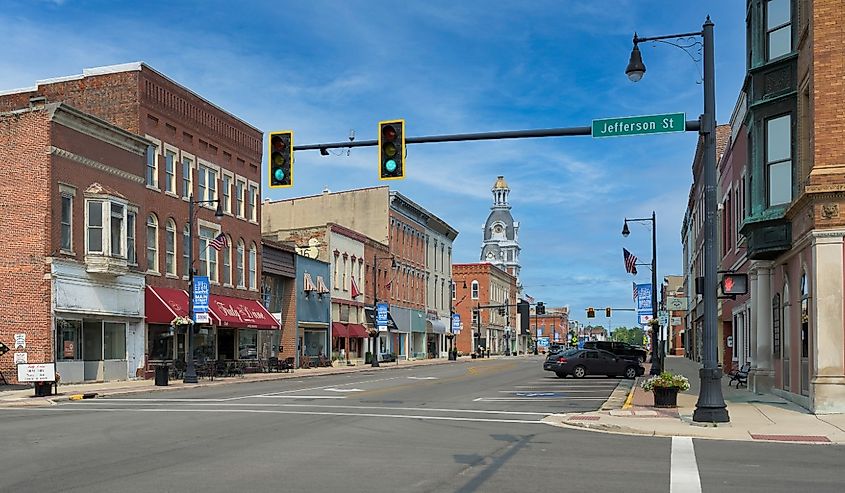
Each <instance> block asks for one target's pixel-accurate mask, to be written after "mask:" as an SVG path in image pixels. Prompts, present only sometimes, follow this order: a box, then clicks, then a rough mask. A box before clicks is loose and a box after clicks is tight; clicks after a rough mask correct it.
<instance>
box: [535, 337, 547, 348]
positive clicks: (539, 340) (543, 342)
mask: <svg viewBox="0 0 845 493" xmlns="http://www.w3.org/2000/svg"><path fill="white" fill-rule="evenodd" d="M537 346H538V347H549V338H548V337H538V338H537Z"/></svg>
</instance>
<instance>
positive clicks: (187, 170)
mask: <svg viewBox="0 0 845 493" xmlns="http://www.w3.org/2000/svg"><path fill="white" fill-rule="evenodd" d="M193 194H194V161H193V159H191V158H189V157H185V156H183V157H182V198H186V199H187V198H188V197H190V196H191V195H193Z"/></svg>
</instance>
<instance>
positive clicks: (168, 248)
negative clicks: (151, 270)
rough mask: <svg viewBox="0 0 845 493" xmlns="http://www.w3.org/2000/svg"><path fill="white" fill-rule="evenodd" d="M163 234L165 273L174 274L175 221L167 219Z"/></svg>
mask: <svg viewBox="0 0 845 493" xmlns="http://www.w3.org/2000/svg"><path fill="white" fill-rule="evenodd" d="M165 230H166V231H165V235H164V269H165V272H166V273H167V274H170V275H173V276H175V275H176V223H175V222H174V221H173V219H168V220H167V225H166V226H165Z"/></svg>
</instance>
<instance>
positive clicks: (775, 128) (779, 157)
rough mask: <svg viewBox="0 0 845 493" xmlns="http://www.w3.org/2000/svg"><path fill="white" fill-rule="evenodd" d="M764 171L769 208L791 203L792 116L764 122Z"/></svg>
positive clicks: (787, 115)
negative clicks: (766, 175)
mask: <svg viewBox="0 0 845 493" xmlns="http://www.w3.org/2000/svg"><path fill="white" fill-rule="evenodd" d="M765 130H766V170H767V173H768V178H769V179H768V187H769V190H768V192H769V193H768V200H769V206H770V207H771V206H775V205H779V204H788V203H789V202H791V201H792V116H791V115H789V114H786V115H782V116H778V117H775V118H771V119H769V120H766V129H765Z"/></svg>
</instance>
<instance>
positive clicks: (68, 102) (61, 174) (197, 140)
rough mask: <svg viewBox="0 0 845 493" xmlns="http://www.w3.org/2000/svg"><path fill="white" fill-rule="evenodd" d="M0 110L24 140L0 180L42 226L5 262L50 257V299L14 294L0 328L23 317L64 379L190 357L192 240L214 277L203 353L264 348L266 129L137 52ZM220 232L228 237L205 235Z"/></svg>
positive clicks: (113, 375) (33, 91)
mask: <svg viewBox="0 0 845 493" xmlns="http://www.w3.org/2000/svg"><path fill="white" fill-rule="evenodd" d="M56 103H62V104H56ZM0 112H3V115H4V116H3V120H4V135H5V137H4V143H3V145H4V147H7V148H10V149H11V148H14V149H15V151H14V152H17V153H24V155H22V156H20V158H22V159H11V156H12V152H11V151H10V152H8V153H6V154H5V155H4V157H3V160H4V170H3V172H4V173H8V175H9V176H8V177H9V178H11V177H14V180H11V179H10V180H7V181H6V182H5V183H4V185H3V190H4V195H6V196H7V197H8V198H9V199H11V198H12V197H15V198H16V200H15V201H13V202H17V203H18V205H17V207H18V208H19V209H18V210H9V214H6V217H13V216H14V217H15V221H20V220H22V219H23V218H27V217H29V218H30V219H29V220H28V224H33V221H34V223H35V224H39V223H41V226H36V228H39V229H40V228H41V227H42V226H43V233H38V234H37V235H35V236H34V237H33V238H32V242H31V243H29V242H26V243H21V244H20V245H21V250H20V251H18V252H10V251H8V250H7V251H5V252H4V255H5V256H6V257H7V258H6V260H5V262H6V264H7V265H9V266H12V265H23V264H28V265H29V267H27V269H31V270H32V271H39V270H40V271H41V272H40V274H39V275H40V276H41V278H42V280H43V284H41V285H40V286H39V289H34V290H33V291H32V292H39V290H40V291H41V293H42V294H41V295H40V297H39V301H38V302H37V303H36V302H35V300H33V302H32V304H30V303H27V304H26V305H25V306H20V305H7V306H6V307H4V310H5V311H7V313H5V314H4V315H7V316H6V317H4V320H10V321H15V322H0V337H4V338H5V337H7V334H9V333H13V332H14V333H17V332H15V331H16V330H19V329H20V328H21V326H26V327H27V330H31V331H33V334H36V335H34V336H33V337H32V338H31V340H32V346H31V347H32V349H35V348H36V347H38V346H39V345H43V348H42V349H41V350H40V351H39V352H38V354H35V352H34V351H32V352H30V351H27V353H32V354H29V355H28V356H27V357H28V359H29V360H30V361H36V360H40V361H52V360H53V358H55V359H56V361H57V363H58V365H57V366H58V367H60V370H59V371H60V372H61V373H62V379H63V381H77V380H109V379H117V378H127V377H130V378H131V377H135V376H136V375H137V376H141V375H145V374H146V375H149V372H148V371H145V370H148V369H149V367H148V363H149V361H151V360H179V359H184V353H185V347H184V346H185V345H184V339H185V335H184V334H182V333H179V332H178V331H174V330H173V329H172V328H171V322H172V321H173V320H174V319H175V318H176V317H186V316H187V293H186V291H185V290H187V289H188V286H187V279H188V277H187V274H188V265H187V258H188V255H187V248H188V247H190V248H192V250H193V259H194V264H193V267H194V269H195V270H196V272H197V274H198V275H201V276H208V277H209V278H210V283H211V299H210V311H211V313H210V319H211V323H210V324H207V325H204V326H202V327H200V328H199V334H198V335H197V337H196V338H195V340H196V346H195V348H194V356H195V357H198V358H203V357H208V358H222V359H237V358H239V357H241V356H244V357H246V356H250V355H251V356H253V357H254V356H255V354H256V352H255V350H254V348H256V347H257V346H258V333H257V330H262V329H266V330H278V329H279V324H278V323H277V322H276V320H275V319H274V318H273V317H272V316H271V315H270V314H269V313H268V312H267V311H266V309H264V307H263V306H262V305H261V304H260V303H259V302H258V301H257V300H258V299H259V296H260V293H259V273H260V272H261V256H260V255H261V248H260V245H261V235H260V230H261V228H260V217H261V216H260V210H259V206H260V201H259V198H260V185H259V182H260V168H261V156H262V153H261V152H262V133H261V131H259V130H258V129H255V128H254V127H252V126H250V125H248V124H247V123H245V122H243V121H242V120H240V119H238V118H236V117H234V116H233V115H231V114H229V113H226V112H225V111H223V110H221V109H220V108H218V107H217V106H215V105H213V104H212V103H210V102H208V101H207V100H205V99H203V98H201V97H200V96H198V95H196V94H195V93H193V92H191V91H190V90H189V89H187V88H185V87H183V86H181V85H179V84H177V83H175V82H173V81H171V80H170V79H168V78H166V77H165V76H163V75H162V74H160V73H158V72H156V71H155V70H153V69H152V68H150V67H149V66H147V65H145V64H142V63H131V64H125V65H118V66H111V67H101V68H97V69H86V70H85V71H84V72H83V74H82V75H79V76H70V77H62V78H57V79H50V80H44V81H39V82H37V84H36V86H35V87H32V88H27V89H22V90H16V91H8V92H5V93H0ZM24 115H25V116H24ZM39 119H40V120H41V122H40V123H39V122H38V120H39ZM48 122H49V123H48ZM29 124H32V125H34V127H33V128H29V127H27V125H29ZM33 130H36V131H33ZM139 146H143V147H144V149H141V150H139ZM34 162H41V163H42V166H40V167H35V166H33V165H32V163H34ZM24 163H25V166H24ZM19 184H27V186H28V187H29V188H28V192H29V193H26V194H21V193H20V190H19ZM21 197H24V198H25V200H21ZM4 198H6V197H4ZM191 200H193V201H203V202H206V203H202V204H198V205H197V206H196V208H195V218H194V225H195V228H196V229H195V230H194V238H195V241H194V244H193V245H189V244H188V243H189V242H188V239H189V236H188V227H187V225H188V210H189V204H188V202H189V201H191ZM217 201H219V203H220V205H221V207H222V209H223V211H224V217H223V218H222V219H219V220H218V219H216V218H215V204H216V203H217ZM5 203H9V202H8V201H7V202H5ZM27 208H29V209H27ZM32 211H42V212H40V213H37V214H32ZM43 211H47V212H48V214H44V212H43ZM27 213H29V215H28V214H27ZM32 218H35V219H32ZM24 220H25V219H24ZM33 229H35V228H33ZM19 230H20V228H19V227H17V228H16V227H14V222H13V221H11V220H9V222H7V223H4V226H3V227H0V231H2V233H3V235H4V236H5V237H7V238H8V237H9V235H11V234H12V233H17V232H18V231H19ZM221 233H222V234H224V235H225V237H226V239H227V240H228V241H227V243H228V246H227V247H225V248H223V249H221V250H220V251H218V250H215V249H212V248H209V243H210V242H211V240H212V239H214V238H215V237H216V236H218V235H219V234H221ZM10 243H11V242H10ZM22 259H25V260H26V262H21V261H22ZM17 269H21V267H18V268H17ZM15 271H16V268H9V269H7V270H6V271H5V272H3V275H4V276H10V277H9V280H10V281H11V280H12V279H13V278H14V277H15V276H16V275H18V273H17V272H15ZM5 280H6V279H4V281H5ZM139 284H140V288H139V287H138V286H139ZM23 285H24V284H21V285H20V286H23ZM33 287H34V286H33ZM45 289H47V290H48V291H44V290H45ZM138 289H140V293H141V294H140V299H139V294H138ZM51 293H52V294H51ZM30 296H31V295H30ZM22 299H23V298H22ZM98 303H99V305H98ZM106 303H109V304H110V306H109V307H105V306H100V305H104V304H106ZM39 305H40V306H39ZM51 308H52V310H51ZM25 312H28V313H25ZM26 317H36V318H37V320H24V319H25V318H26ZM139 317H140V318H139ZM139 319H140V320H141V321H142V322H143V323H141V324H139V322H138V321H139ZM47 348H53V350H51V351H47ZM250 349H252V350H250ZM5 363H6V362H4V364H5ZM5 368H8V366H6V367H5Z"/></svg>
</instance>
